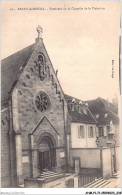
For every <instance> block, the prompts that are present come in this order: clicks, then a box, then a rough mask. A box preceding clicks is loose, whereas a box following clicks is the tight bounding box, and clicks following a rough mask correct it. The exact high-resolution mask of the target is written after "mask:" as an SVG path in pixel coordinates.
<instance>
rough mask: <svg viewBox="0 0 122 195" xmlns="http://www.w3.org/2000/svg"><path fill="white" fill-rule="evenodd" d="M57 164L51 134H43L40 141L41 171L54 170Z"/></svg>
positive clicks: (39, 158)
mask: <svg viewBox="0 0 122 195" xmlns="http://www.w3.org/2000/svg"><path fill="white" fill-rule="evenodd" d="M55 165H56V150H55V147H54V143H53V141H52V139H51V138H50V137H49V136H43V137H42V138H41V139H40V141H39V143H38V167H39V169H40V172H41V171H43V170H52V168H54V167H55Z"/></svg>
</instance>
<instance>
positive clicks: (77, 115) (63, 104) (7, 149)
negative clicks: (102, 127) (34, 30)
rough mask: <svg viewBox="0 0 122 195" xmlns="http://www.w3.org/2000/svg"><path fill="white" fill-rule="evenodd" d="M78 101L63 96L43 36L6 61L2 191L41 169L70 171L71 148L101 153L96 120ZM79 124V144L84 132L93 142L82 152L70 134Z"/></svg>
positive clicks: (90, 141) (84, 144) (3, 81)
mask: <svg viewBox="0 0 122 195" xmlns="http://www.w3.org/2000/svg"><path fill="white" fill-rule="evenodd" d="M39 35H40V30H39ZM75 101H76V100H73V99H72V100H71V98H69V97H68V96H67V95H65V94H64V92H63V90H62V88H61V85H60V83H59V80H58V78H57V74H56V72H55V71H54V68H53V66H52V63H51V61H50V58H49V56H48V53H47V51H46V49H45V46H44V43H43V39H42V38H41V37H40V36H38V38H36V41H35V43H34V44H32V45H30V46H28V47H26V48H24V49H23V50H21V51H19V52H17V53H15V54H13V55H11V56H9V57H7V58H5V59H3V60H2V65H1V126H2V127H1V142H2V143H1V186H2V187H9V186H11V187H12V186H17V185H19V184H23V181H24V178H26V177H37V176H38V175H39V174H40V172H41V171H42V170H51V171H56V172H67V169H68V167H69V166H70V161H71V160H70V157H71V156H72V155H71V152H70V148H73V147H74V148H79V147H83V148H84V147H85V148H87V147H88V148H97V143H96V125H97V121H96V119H95V117H94V116H93V115H92V113H91V112H90V110H89V108H88V104H82V102H78V101H76V102H75ZM74 103H75V107H74ZM71 121H72V124H71ZM76 124H78V127H79V130H78V138H79V140H81V139H82V138H84V137H85V134H84V130H83V129H85V128H86V130H88V129H89V142H88V139H87V140H86V141H84V142H79V143H82V144H79V145H78V147H77V146H76V143H75V140H74V139H73V137H74V136H75V134H73V131H72V127H73V128H74V129H76ZM82 124H83V125H82ZM71 133H72V137H71ZM88 143H89V144H88ZM72 163H73V162H72ZM72 163H71V164H72ZM84 164H85V161H84ZM93 164H94V162H93ZM87 167H88V166H87ZM93 168H95V167H93Z"/></svg>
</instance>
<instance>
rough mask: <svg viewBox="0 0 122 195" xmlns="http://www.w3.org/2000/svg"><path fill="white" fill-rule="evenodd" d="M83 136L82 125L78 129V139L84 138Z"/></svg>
mask: <svg viewBox="0 0 122 195" xmlns="http://www.w3.org/2000/svg"><path fill="white" fill-rule="evenodd" d="M84 137H85V135H84V126H83V125H80V126H79V127H78V138H84Z"/></svg>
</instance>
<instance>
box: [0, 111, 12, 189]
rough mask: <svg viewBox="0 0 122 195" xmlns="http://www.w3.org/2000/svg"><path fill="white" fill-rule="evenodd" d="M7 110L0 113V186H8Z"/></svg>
mask: <svg viewBox="0 0 122 195" xmlns="http://www.w3.org/2000/svg"><path fill="white" fill-rule="evenodd" d="M10 173H11V171H10V142H9V112H8V109H7V108H5V109H4V110H3V112H2V113H1V187H3V188H4V187H8V186H10Z"/></svg>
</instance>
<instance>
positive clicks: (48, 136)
mask: <svg viewBox="0 0 122 195" xmlns="http://www.w3.org/2000/svg"><path fill="white" fill-rule="evenodd" d="M44 139H47V141H48V140H49V141H52V143H53V147H54V148H56V139H55V138H54V136H53V135H52V134H51V133H49V132H44V133H41V134H40V135H39V137H38V140H37V147H39V145H40V143H41V141H42V140H44Z"/></svg>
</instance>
